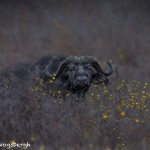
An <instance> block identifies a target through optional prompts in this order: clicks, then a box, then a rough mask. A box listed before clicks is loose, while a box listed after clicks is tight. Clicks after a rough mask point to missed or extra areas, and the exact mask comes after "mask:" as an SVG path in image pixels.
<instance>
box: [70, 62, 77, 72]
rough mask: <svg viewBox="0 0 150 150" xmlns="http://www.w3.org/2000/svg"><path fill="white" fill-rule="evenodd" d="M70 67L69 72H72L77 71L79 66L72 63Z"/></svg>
mask: <svg viewBox="0 0 150 150" xmlns="http://www.w3.org/2000/svg"><path fill="white" fill-rule="evenodd" d="M68 67H69V70H70V71H75V70H76V68H77V65H76V64H73V63H72V64H69V66H68Z"/></svg>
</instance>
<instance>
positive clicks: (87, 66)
mask: <svg viewBox="0 0 150 150" xmlns="http://www.w3.org/2000/svg"><path fill="white" fill-rule="evenodd" d="M84 67H85V69H87V70H90V71H92V70H93V67H92V66H91V65H90V64H87V65H85V66H84Z"/></svg>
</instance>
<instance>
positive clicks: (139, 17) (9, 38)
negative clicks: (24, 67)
mask: <svg viewBox="0 0 150 150" xmlns="http://www.w3.org/2000/svg"><path fill="white" fill-rule="evenodd" d="M149 49H150V2H149V1H148V0H147V1H146V0H145V1H142V0H135V1H131V0H125V1H120V0H113V1H111V0H99V1H98V0H93V1H87V0H81V1H73V0H64V1H58V0H56V1H52V0H44V1H40V0H32V1H29V0H21V1H20V0H13V1H10V0H8V1H4V0H1V1H0V67H1V68H2V67H4V66H7V65H10V64H14V63H18V62H27V61H31V62H33V61H36V60H37V59H38V58H40V57H41V56H43V55H47V54H51V55H93V56H97V57H99V58H100V59H103V60H107V61H109V60H113V62H114V63H116V62H118V63H119V65H123V67H122V68H123V70H126V69H128V68H130V70H132V69H134V68H135V69H134V70H135V71H136V70H138V72H139V73H141V74H142V75H144V76H145V77H146V76H147V77H148V76H149V75H150V72H149V71H148V70H149V64H150V61H149V56H150V50H149Z"/></svg>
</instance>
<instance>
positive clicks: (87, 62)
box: [45, 56, 113, 96]
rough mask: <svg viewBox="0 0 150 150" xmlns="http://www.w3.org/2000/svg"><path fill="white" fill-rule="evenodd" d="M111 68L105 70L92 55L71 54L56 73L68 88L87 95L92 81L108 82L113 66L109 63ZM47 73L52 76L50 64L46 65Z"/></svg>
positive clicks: (97, 82)
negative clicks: (79, 55)
mask: <svg viewBox="0 0 150 150" xmlns="http://www.w3.org/2000/svg"><path fill="white" fill-rule="evenodd" d="M108 66H109V69H108V71H106V72H104V71H103V70H102V69H101V67H100V65H99V64H98V62H97V61H96V59H95V58H94V57H91V56H81V57H76V56H70V57H67V58H66V59H64V60H63V61H62V62H61V63H60V65H59V67H58V69H57V71H56V73H55V77H56V79H60V81H61V82H63V85H65V88H66V89H67V90H70V91H71V92H73V93H76V94H78V95H79V96H80V95H85V93H86V92H87V91H88V89H89V87H90V86H91V83H95V84H101V83H104V84H106V85H107V84H108V79H107V76H109V75H111V74H112V72H113V68H112V66H111V64H110V63H108ZM45 74H46V75H47V76H49V77H52V76H53V75H54V74H51V72H50V69H49V66H47V67H46V71H45Z"/></svg>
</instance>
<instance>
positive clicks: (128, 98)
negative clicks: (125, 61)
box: [0, 71, 150, 150]
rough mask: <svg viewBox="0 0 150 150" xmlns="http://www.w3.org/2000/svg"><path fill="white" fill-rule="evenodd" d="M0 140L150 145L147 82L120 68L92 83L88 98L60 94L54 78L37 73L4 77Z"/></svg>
mask: <svg viewBox="0 0 150 150" xmlns="http://www.w3.org/2000/svg"><path fill="white" fill-rule="evenodd" d="M0 79H1V82H0V119H1V123H0V141H1V142H11V141H15V142H17V143H18V142H27V141H28V142H29V143H31V146H32V148H31V149H39V150H47V149H93V150H95V149H102V150H103V149H117V148H120V149H135V148H136V149H139V150H141V149H143V148H145V149H149V148H150V145H149V141H150V122H149V120H150V110H149V108H150V101H149V100H150V91H149V89H150V88H149V84H148V83H146V82H144V81H142V80H141V81H140V80H138V81H135V80H134V79H132V78H131V77H125V76H123V75H121V74H119V73H118V71H116V72H115V73H114V75H113V76H112V77H111V78H110V81H111V84H110V85H109V86H108V87H106V86H105V85H104V84H101V85H92V87H91V88H90V90H89V91H88V93H87V95H86V98H85V100H84V102H78V101H77V97H76V96H75V95H72V94H71V93H69V92H68V93H65V94H66V96H65V99H64V98H63V97H64V96H62V94H64V93H62V91H61V89H58V88H55V87H54V85H55V84H54V83H55V82H56V81H51V80H50V81H47V83H45V81H43V80H42V79H40V78H39V77H38V76H36V75H33V76H30V78H28V80H21V79H19V78H17V77H16V75H15V74H13V73H8V74H7V75H5V76H4V75H1V77H0Z"/></svg>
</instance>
